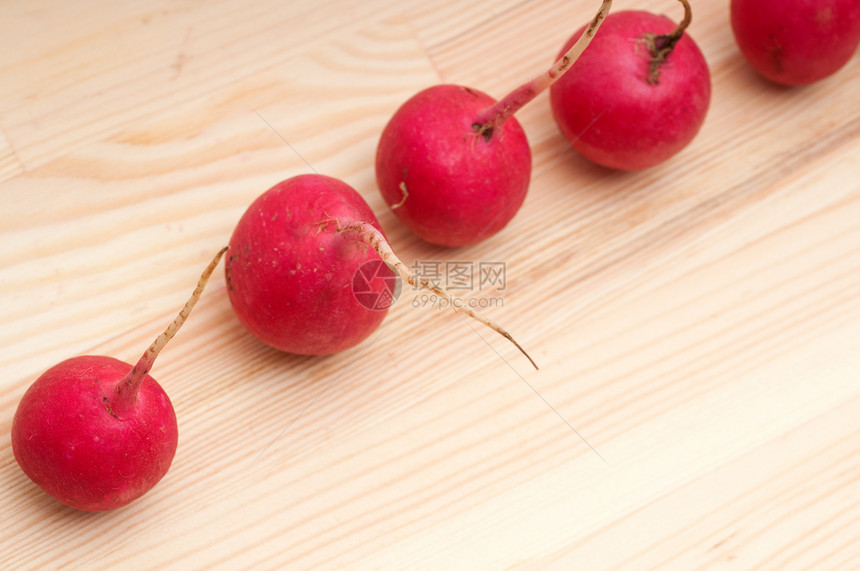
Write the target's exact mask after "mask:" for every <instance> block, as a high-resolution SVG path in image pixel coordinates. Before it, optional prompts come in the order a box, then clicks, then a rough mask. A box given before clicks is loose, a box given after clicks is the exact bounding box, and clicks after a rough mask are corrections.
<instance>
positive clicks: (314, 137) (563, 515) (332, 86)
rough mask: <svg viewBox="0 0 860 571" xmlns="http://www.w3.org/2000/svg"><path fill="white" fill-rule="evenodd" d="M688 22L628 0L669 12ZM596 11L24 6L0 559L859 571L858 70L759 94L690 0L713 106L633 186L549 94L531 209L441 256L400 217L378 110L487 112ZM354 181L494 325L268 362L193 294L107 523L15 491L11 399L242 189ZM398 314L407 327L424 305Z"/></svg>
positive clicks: (391, 333)
mask: <svg viewBox="0 0 860 571" xmlns="http://www.w3.org/2000/svg"><path fill="white" fill-rule="evenodd" d="M676 4H677V3H674V4H673V3H672V2H667V1H664V0H642V1H641V2H639V3H637V4H636V5H635V6H634V5H633V4H630V3H622V2H616V6H615V7H614V9H615V10H620V9H628V8H641V9H648V10H652V11H656V12H665V13H667V14H669V15H670V16H673V17H677V16H679V15H680V10H679V6H677V5H676ZM596 7H597V4H596V3H594V2H591V1H586V0H575V1H573V2H562V1H561V0H533V1H515V0H510V1H505V2H489V1H486V0H479V1H476V2H471V3H468V4H466V5H464V4H462V3H455V2H450V1H449V0H434V1H432V2H417V1H414V0H409V1H406V2H397V3H395V2H382V1H376V0H374V1H371V2H364V3H360V4H356V3H348V2H343V1H341V0H327V1H325V2H322V3H317V4H314V5H311V4H308V3H290V2H286V3H284V2H280V3H278V2H272V1H261V2H255V3H251V4H249V3H247V2H240V1H238V0H220V1H217V2H208V3H192V2H163V1H157V0H150V1H147V2H139V3H114V4H110V3H107V2H104V1H103V0H85V1H82V2H74V3H59V2H50V1H41V2H23V1H17V0H14V1H11V2H7V3H6V4H5V5H4V9H3V12H4V18H2V19H0V48H2V49H0V86H2V87H0V197H2V198H3V207H2V209H0V299H2V300H3V304H2V305H0V346H2V348H3V349H2V359H0V434H2V437H0V482H2V484H3V485H2V487H0V521H2V527H0V529H2V531H0V568H3V569H42V568H72V569H110V568H116V567H119V566H121V565H123V566H130V567H132V568H135V569H174V568H175V569H185V568H206V569H211V568H225V569H237V568H243V569H244V568H283V567H287V566H288V567H290V568H298V569H310V568H332V569H341V568H344V567H348V568H362V569H363V568H368V569H376V568H409V569H414V568H427V569H452V568H462V569H476V568H480V569H485V568H493V569H496V568H560V569H570V568H575V569H643V568H661V569H663V568H669V569H694V568H695V569H697V568H705V569H709V568H723V567H728V568H737V569H748V568H756V569H758V568H764V569H785V568H797V569H801V568H816V569H844V568H850V567H851V566H852V564H853V562H856V561H857V560H858V558H860V549H858V547H857V546H858V544H860V543H858V532H857V531H856V530H857V529H858V528H860V526H858V525H857V524H858V520H859V519H860V504H858V498H860V484H858V480H860V461H858V458H860V438H858V428H857V422H856V418H857V417H858V414H860V301H858V300H860V176H858V175H860V166H858V161H857V157H858V156H860V136H858V135H860V107H858V105H857V95H856V94H857V93H858V92H860V61H858V59H857V58H856V57H855V58H854V59H853V60H852V61H851V62H849V64H848V65H847V66H846V67H845V68H844V69H843V70H841V71H840V72H839V74H838V75H836V76H834V77H832V78H830V79H828V80H826V81H823V82H821V83H819V84H816V85H813V86H809V87H805V88H801V89H783V88H779V87H776V86H773V85H770V84H768V83H766V82H765V81H763V80H761V79H759V78H758V77H757V76H756V75H755V74H754V72H753V71H751V69H750V68H749V67H748V66H747V65H746V64H745V62H744V61H743V59H742V58H741V56H740V54H739V52H738V51H737V49H736V47H735V45H734V41H733V38H732V35H731V31H730V29H729V27H728V13H727V10H728V6H727V3H724V2H697V3H695V4H694V5H693V10H694V19H693V25H692V27H691V29H690V33H691V34H692V35H693V37H694V38H695V40H696V41H697V43H698V44H699V46H700V47H701V49H702V51H703V53H704V54H705V56H706V58H707V60H708V63H709V65H710V68H711V73H712V81H713V100H712V105H711V108H710V111H709V115H708V120H707V122H706V124H705V126H704V127H703V129H702V131H701V132H700V133H699V135H698V136H697V138H696V140H695V141H694V143H693V144H692V145H691V146H690V147H688V148H687V149H685V150H684V151H683V152H682V153H681V154H680V155H679V156H677V157H676V158H674V159H673V160H671V161H669V162H668V163H666V164H664V165H661V166H658V167H655V168H653V169H650V170H648V171H645V172H641V173H619V172H611V171H608V170H606V169H602V168H599V167H596V166H593V165H591V164H589V163H588V162H587V161H585V160H584V159H582V158H581V157H578V156H577V155H576V154H575V153H574V152H573V151H572V150H571V149H570V148H569V147H568V145H567V144H566V143H565V141H564V140H563V138H562V137H561V135H560V134H559V133H558V130H557V129H556V127H555V125H554V123H553V121H552V117H551V114H550V112H549V106H548V101H547V97H546V96H545V95H544V96H540V97H538V99H536V100H535V101H534V102H533V103H532V104H530V105H529V106H528V107H526V108H524V109H523V110H522V112H521V113H520V114H518V118H519V120H520V121H521V123H522V124H523V127H524V128H525V130H526V132H527V134H528V137H529V140H530V142H531V144H532V147H533V152H534V168H533V173H534V174H533V181H532V186H531V190H530V193H529V196H528V198H527V200H526V203H525V205H524V206H523V208H522V210H521V211H520V212H519V213H518V215H517V216H516V218H515V219H514V220H513V221H512V222H511V223H510V225H509V226H508V227H507V228H506V229H505V230H504V232H502V233H500V234H499V235H497V236H494V237H493V238H491V239H489V240H487V241H485V242H483V243H481V244H479V245H476V246H472V247H468V248H462V249H458V250H447V249H442V248H437V247H434V246H431V245H428V244H424V243H422V242H420V241H419V240H418V239H417V238H415V237H414V236H413V235H411V234H410V233H409V231H408V230H406V229H405V228H404V227H403V226H402V225H400V224H399V222H398V221H397V220H396V218H395V217H394V216H393V215H392V214H391V213H390V212H389V211H388V210H387V208H386V207H385V205H384V203H383V201H382V200H381V198H380V196H379V194H378V192H377V191H376V188H375V181H374V173H373V157H374V152H375V146H376V141H377V138H378V136H379V133H380V132H381V130H382V128H383V126H384V125H385V122H386V121H387V120H388V118H389V117H390V116H391V114H392V113H393V112H394V110H395V109H396V108H397V106H398V105H399V104H400V103H402V102H403V101H404V100H405V99H406V98H408V97H409V96H410V95H412V94H413V93H414V92H416V91H417V90H419V89H422V88H424V87H427V86H429V85H432V84H434V83H438V82H452V83H465V84H468V85H471V86H473V87H476V88H478V89H481V90H483V91H486V92H488V93H490V94H492V95H494V96H496V97H498V96H501V95H503V94H504V93H505V92H506V91H507V90H509V89H512V88H513V87H515V86H516V85H518V84H519V83H521V82H522V81H525V80H526V79H529V78H530V77H532V76H533V75H535V74H536V73H538V72H539V71H541V69H542V68H544V67H545V66H547V65H548V64H549V63H550V61H551V60H552V57H553V56H554V55H555V53H556V52H557V50H558V49H559V47H560V46H561V45H562V44H563V43H564V41H565V40H566V39H567V37H568V36H569V35H570V34H571V33H573V31H574V30H575V28H577V27H579V26H580V25H581V24H583V23H584V22H586V21H587V20H588V19H589V18H590V16H591V14H592V12H593V11H594V10H596ZM312 170H315V171H318V172H321V173H324V174H329V175H332V176H336V177H339V178H341V179H343V180H345V181H346V182H348V183H349V184H351V185H353V186H354V187H355V188H356V189H357V190H358V191H359V192H360V193H361V194H362V195H363V196H364V197H365V198H366V199H367V201H368V203H369V204H370V205H371V207H372V208H373V209H374V211H375V212H376V213H377V214H378V216H379V219H380V221H381V223H382V225H383V227H384V228H385V230H386V233H387V234H388V235H389V238H390V239H391V241H392V243H393V244H394V247H395V250H396V251H397V252H398V255H399V256H400V257H401V258H402V259H404V260H405V261H407V263H410V262H412V261H415V260H419V261H420V260H439V261H446V260H449V261H456V260H465V261H494V262H504V263H505V264H506V277H507V287H506V288H505V289H504V290H503V291H495V290H490V291H474V292H468V294H469V295H470V296H472V297H475V298H486V297H491V296H494V297H497V298H499V299H501V303H499V304H497V305H496V306H494V307H492V308H491V309H489V310H488V313H489V314H490V315H491V316H492V317H493V318H494V319H496V320H498V321H499V322H500V323H502V324H503V325H504V326H505V327H506V328H507V329H509V330H510V331H511V332H512V333H513V334H514V335H515V336H516V337H517V338H518V340H519V341H520V342H521V343H522V344H523V345H524V346H525V347H526V348H527V349H528V350H529V352H530V353H531V354H532V355H533V356H534V357H535V358H536V360H537V361H538V363H539V364H540V366H541V369H540V371H537V372H535V371H532V370H531V369H530V368H529V366H528V363H527V362H526V360H525V359H524V358H523V357H522V356H521V355H519V354H518V353H517V351H516V349H514V348H513V347H511V346H509V345H508V344H507V343H506V342H505V341H504V340H503V339H500V338H497V337H496V336H494V335H493V334H492V333H491V332H489V331H486V330H484V329H483V328H481V327H480V326H478V325H477V324H471V323H469V322H468V321H466V320H465V319H464V318H463V317H461V316H459V315H455V314H452V313H450V312H448V311H441V310H439V309H438V308H432V307H420V306H421V303H418V301H420V299H419V300H416V297H415V296H416V295H417V294H416V292H412V291H407V292H406V293H405V295H404V297H403V298H402V299H401V300H400V302H399V303H397V304H395V306H394V307H393V308H392V309H391V311H390V312H389V315H388V316H387V318H386V320H385V321H384V323H383V325H382V326H381V327H380V328H379V330H377V332H376V333H375V334H374V335H373V336H371V338H369V339H368V340H367V341H365V342H364V343H363V344H361V345H360V346H358V347H356V348H354V349H352V350H350V351H346V352H344V353H343V354H340V355H335V356H331V357H325V358H313V357H299V356H294V355H286V354H281V353H278V352H276V351H273V350H270V349H268V348H265V347H263V346H261V345H260V344H259V343H258V342H256V341H255V340H254V339H253V338H251V337H250V335H248V334H247V333H246V332H244V330H243V329H242V327H241V326H240V325H239V323H238V322H237V320H236V319H235V317H234V316H233V314H232V311H231V308H230V306H229V302H228V301H227V298H226V295H225V291H224V289H225V288H224V284H223V281H222V280H214V281H213V283H212V284H210V287H209V288H208V290H207V292H206V293H205V294H204V296H203V299H202V300H201V302H200V304H199V305H198V307H197V309H195V312H194V314H193V315H192V317H191V319H190V320H189V322H188V324H187V325H186V326H185V328H184V329H183V331H182V332H180V334H179V335H177V337H176V338H175V339H174V340H173V341H172V342H171V345H170V346H169V348H168V349H166V350H165V352H164V353H163V354H162V356H161V357H160V358H159V361H158V363H157V364H156V366H155V369H154V371H153V374H154V376H155V377H156V378H157V379H159V381H160V382H161V383H162V384H163V385H164V387H165V388H166V390H167V392H168V394H169V395H170V396H171V399H172V400H173V402H174V406H175V408H176V412H177V417H178V419H179V427H180V445H179V450H178V452H177V455H176V459H175V461H174V464H173V466H172V467H171V470H170V472H169V473H168V475H167V476H166V477H165V479H164V480H163V481H162V482H160V483H159V484H158V485H157V486H156V487H155V488H154V489H153V490H152V491H151V492H150V493H149V494H147V495H146V496H145V497H144V498H142V499H141V500H139V501H137V502H135V503H133V504H131V505H129V506H127V507H126V508H123V509H121V510H117V511H115V512H110V513H101V514H87V513H81V512H77V511H75V510H73V509H71V508H66V507H65V506H63V505H61V504H59V503H57V502H56V501H54V500H52V499H51V498H49V497H47V496H46V495H45V494H44V493H43V492H42V491H41V490H39V489H38V488H37V487H36V486H35V485H34V484H32V483H31V482H30V481H29V480H28V479H27V478H26V476H25V475H24V474H23V473H22V472H21V471H20V469H19V468H18V466H17V464H16V463H15V460H14V458H13V456H12V450H11V443H10V439H9V436H8V435H9V431H10V428H11V422H12V415H13V414H14V411H15V408H16V406H17V402H18V400H19V399H20V397H21V395H22V394H23V392H24V391H25V390H26V387H27V386H29V384H30V383H31V382H32V381H33V380H34V379H35V378H36V377H37V376H38V375H39V374H40V373H41V372H42V371H43V370H44V369H46V368H47V367H48V366H50V365H52V364H53V363H55V362H57V361H59V360H61V359H64V358H66V357H70V356H72V355H75V354H81V353H99V354H110V355H113V356H116V357H118V358H122V359H125V360H128V361H132V360H134V359H136V358H137V357H138V356H139V354H140V353H141V352H142V351H143V350H144V349H145V347H146V346H147V345H148V344H149V342H150V341H151V340H152V338H154V337H155V335H157V334H158V333H159V332H160V331H161V330H162V329H163V327H164V325H165V324H166V323H167V322H168V321H169V320H170V319H171V318H172V317H173V315H174V314H175V312H176V311H177V310H178V308H179V307H180V306H181V304H182V303H183V302H184V300H185V299H186V297H187V295H188V293H189V292H190V290H191V289H193V286H194V284H195V283H196V279H197V276H198V275H199V272H200V271H201V270H202V268H203V266H205V264H206V262H207V261H208V259H209V258H210V256H211V255H212V254H213V253H214V252H215V251H216V250H217V249H218V248H219V247H220V246H222V245H223V244H224V243H225V242H226V241H227V240H228V238H229V236H230V232H231V231H232V227H233V225H234V224H235V222H236V221H237V220H238V217H239V216H240V215H241V213H242V212H243V211H244V209H245V208H246V207H247V205H248V204H249V203H250V201H251V200H253V199H254V198H255V197H256V196H257V195H259V194H260V193H262V192H263V191H264V190H266V189H267V188H269V187H270V186H272V185H273V184H274V183H276V182H278V181H279V180H282V179H283V178H286V177H288V176H291V175H294V174H299V173H305V172H310V171H312ZM413 300H416V304H415V305H418V306H419V307H414V306H413V304H412V302H413Z"/></svg>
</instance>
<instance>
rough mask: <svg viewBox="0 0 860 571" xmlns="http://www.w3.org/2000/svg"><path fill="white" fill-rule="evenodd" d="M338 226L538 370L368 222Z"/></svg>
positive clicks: (496, 327)
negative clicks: (408, 262)
mask: <svg viewBox="0 0 860 571" xmlns="http://www.w3.org/2000/svg"><path fill="white" fill-rule="evenodd" d="M332 222H334V223H335V224H337V231H338V232H344V233H351V234H353V235H354V236H355V237H356V238H357V239H358V240H359V241H361V242H363V243H365V244H367V245H368V246H370V247H371V248H373V249H374V250H375V251H376V253H377V254H379V256H380V257H381V258H382V261H383V262H385V263H386V264H388V265H389V266H392V267H394V268H395V269H396V270H397V272H398V273H399V274H400V276H401V277H402V278H403V279H404V280H405V281H406V282H408V283H409V284H410V285H411V286H413V287H417V288H421V289H427V290H430V291H432V292H433V293H435V294H436V295H438V296H439V297H441V298H443V299H445V300H446V301H448V303H450V304H451V307H453V308H454V311H460V312H463V313H465V314H466V315H468V316H469V317H471V318H472V319H475V320H476V321H479V322H480V323H483V324H484V325H486V326H487V327H489V328H490V329H492V330H493V331H495V332H496V333H498V334H499V335H501V336H502V337H504V338H505V339H507V340H508V341H510V342H511V343H513V344H514V346H515V347H516V348H517V349H519V350H520V352H521V353H522V354H523V355H525V356H526V358H527V359H528V360H529V362H530V363H531V364H532V366H533V367H534V368H535V369H537V368H538V366H537V364H536V363H535V362H534V359H532V358H531V356H530V355H529V354H528V353H526V350H525V349H523V348H522V347H521V346H520V344H519V343H517V341H516V340H515V339H514V338H513V336H512V335H511V334H510V333H508V332H507V331H505V330H504V329H503V328H502V327H501V326H499V325H498V324H497V323H495V322H494V321H492V320H491V319H489V318H487V317H485V316H484V315H482V314H480V313H478V312H476V311H475V310H473V309H471V308H470V307H468V305H467V304H466V303H465V302H464V301H463V300H462V299H461V298H459V297H457V296H454V295H451V294H450V293H448V292H447V291H445V290H444V289H442V288H441V287H439V286H437V285H434V284H433V283H431V282H430V281H429V280H427V279H426V278H422V277H421V276H417V275H415V273H413V272H412V271H411V270H410V269H409V268H408V267H407V266H406V264H404V263H403V262H402V261H401V260H400V258H398V257H397V256H396V255H395V254H394V251H393V250H392V249H391V246H390V245H389V244H388V240H386V239H385V236H383V235H382V232H380V231H379V230H377V229H376V228H375V227H374V226H373V225H372V224H368V223H367V222H347V223H346V224H341V223H340V222H339V221H337V220H334V221H332ZM323 224H325V223H323Z"/></svg>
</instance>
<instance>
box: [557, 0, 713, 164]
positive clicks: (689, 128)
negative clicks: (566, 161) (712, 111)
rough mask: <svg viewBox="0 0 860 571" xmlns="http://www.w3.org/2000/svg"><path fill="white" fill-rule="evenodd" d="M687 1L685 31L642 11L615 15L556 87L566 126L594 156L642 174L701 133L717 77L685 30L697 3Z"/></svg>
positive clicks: (569, 136) (560, 120) (562, 127)
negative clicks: (642, 170) (712, 77)
mask: <svg viewBox="0 0 860 571" xmlns="http://www.w3.org/2000/svg"><path fill="white" fill-rule="evenodd" d="M681 3H682V4H683V5H684V19H683V21H682V22H681V23H680V24H679V25H678V26H676V25H675V24H673V23H672V21H671V20H670V19H669V18H666V17H665V16H658V15H655V14H651V13H649V12H643V11H638V10H625V11H621V12H616V13H614V14H611V15H610V16H609V17H608V18H606V23H605V24H604V27H603V30H602V31H601V32H600V35H599V36H598V37H597V38H596V39H595V40H594V43H593V44H592V45H591V47H590V48H589V49H588V51H587V52H585V54H583V56H582V57H581V58H580V59H579V61H578V62H576V64H574V65H573V67H572V71H571V73H569V74H567V75H565V76H564V77H563V78H561V79H560V80H559V81H558V82H557V83H556V84H555V85H553V86H552V88H551V89H550V103H551V105H552V112H553V116H554V117H555V120H556V123H557V124H558V126H559V129H560V130H561V132H562V133H563V134H564V136H565V137H566V138H567V140H568V141H570V143H571V145H572V146H573V148H574V149H576V150H577V151H578V152H580V153H581V154H582V155H584V156H586V157H587V158H588V159H590V160H592V161H594V162H596V163H598V164H601V165H603V166H607V167H610V168H615V169H621V170H629V171H633V170H641V169H645V168H649V167H652V166H655V165H657V164H660V163H662V162H664V161H666V160H668V159H669V158H670V157H672V156H674V155H675V154H677V153H678V152H680V151H681V150H682V149H683V148H684V147H686V146H687V145H688V144H689V143H690V141H692V140H693V138H694V137H695V136H696V134H697V133H698V132H699V129H700V127H701V126H702V124H703V123H704V121H705V115H706V114H707V111H708V106H709V104H710V100H711V77H710V72H709V71H708V64H707V62H706V61H705V58H704V56H702V52H701V51H699V48H698V47H697V46H696V44H695V42H694V41H693V40H692V38H690V36H689V34H686V33H685V30H686V28H687V26H688V25H689V24H690V20H691V11H690V5H689V4H688V2H687V0H681ZM576 36H577V34H574V35H573V38H575V37H576ZM573 38H571V40H569V41H568V43H567V45H570V43H571V42H572V41H573ZM565 49H567V48H566V47H565V48H562V51H564V50H565Z"/></svg>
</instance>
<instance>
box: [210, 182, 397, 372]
mask: <svg viewBox="0 0 860 571" xmlns="http://www.w3.org/2000/svg"><path fill="white" fill-rule="evenodd" d="M332 220H338V221H341V222H349V221H362V222H367V223H368V224H371V225H372V226H373V227H374V228H376V229H377V230H379V231H380V232H382V228H381V227H380V226H379V222H378V221H377V220H376V217H375V216H374V215H373V211H372V210H371V209H370V207H369V206H368V205H367V203H366V202H365V201H364V199H363V198H362V197H361V196H360V195H359V194H358V193H357V192H356V191H355V190H354V189H353V188H352V187H350V186H349V185H347V184H345V183H343V182H341V181H340V180H338V179H335V178H332V177H328V176H321V175H300V176H297V177H293V178H290V179H287V180H285V181H283V182H281V183H279V184H277V185H275V186H274V187H272V188H271V189H269V190H268V191H266V192H265V193H264V194H263V195H261V196H260V197H259V198H257V199H256V200H255V201H254V202H253V203H252V204H251V206H249V207H248V209H247V210H246V211H245V213H244V215H243V216H242V218H241V219H240V220H239V223H238V224H237V226H236V228H235V230H234V231H233V236H232V237H231V238H230V242H229V244H230V254H229V256H228V257H227V261H226V262H225V264H224V268H225V276H226V279H227V293H228V295H229V297H230V302H231V303H232V305H233V310H234V311H235V313H236V316H237V317H238V318H239V321H240V322H241V323H242V325H244V326H245V328H246V329H247V330H248V331H250V332H251V334H252V335H253V336H254V337H256V338H257V339H259V340H260V341H262V342H263V343H265V344H266V345H269V346H271V347H274V348H275V349H279V350H281V351H285V352H287V353H297V354H301V355H329V354H333V353H339V352H341V351H344V350H346V349H349V348H350V347H353V346H355V345H357V344H358V343H360V342H361V341H363V340H364V339H365V338H367V336H368V335H370V334H371V333H372V332H373V331H374V330H376V328H377V327H378V326H379V324H380V323H381V322H382V320H383V319H384V318H385V315H386V313H387V310H386V309H382V310H376V309H371V308H368V307H365V306H364V305H362V304H361V303H359V302H358V300H357V299H356V297H355V295H354V294H353V290H352V284H353V277H354V275H355V272H356V271H357V270H358V268H359V267H360V266H361V265H362V264H364V263H365V262H370V261H372V260H380V257H379V254H377V253H376V252H374V251H373V250H372V249H371V248H368V247H367V245H366V244H363V243H361V242H359V241H356V240H351V239H344V237H343V236H341V235H339V234H338V233H337V232H336V231H335V227H334V225H333V224H332V225H330V224H328V223H327V222H328V221H332ZM392 275H393V274H392ZM371 285H372V287H373V288H374V289H375V291H381V290H382V288H383V286H384V284H382V283H381V281H378V282H374V283H373V284H371Z"/></svg>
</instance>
